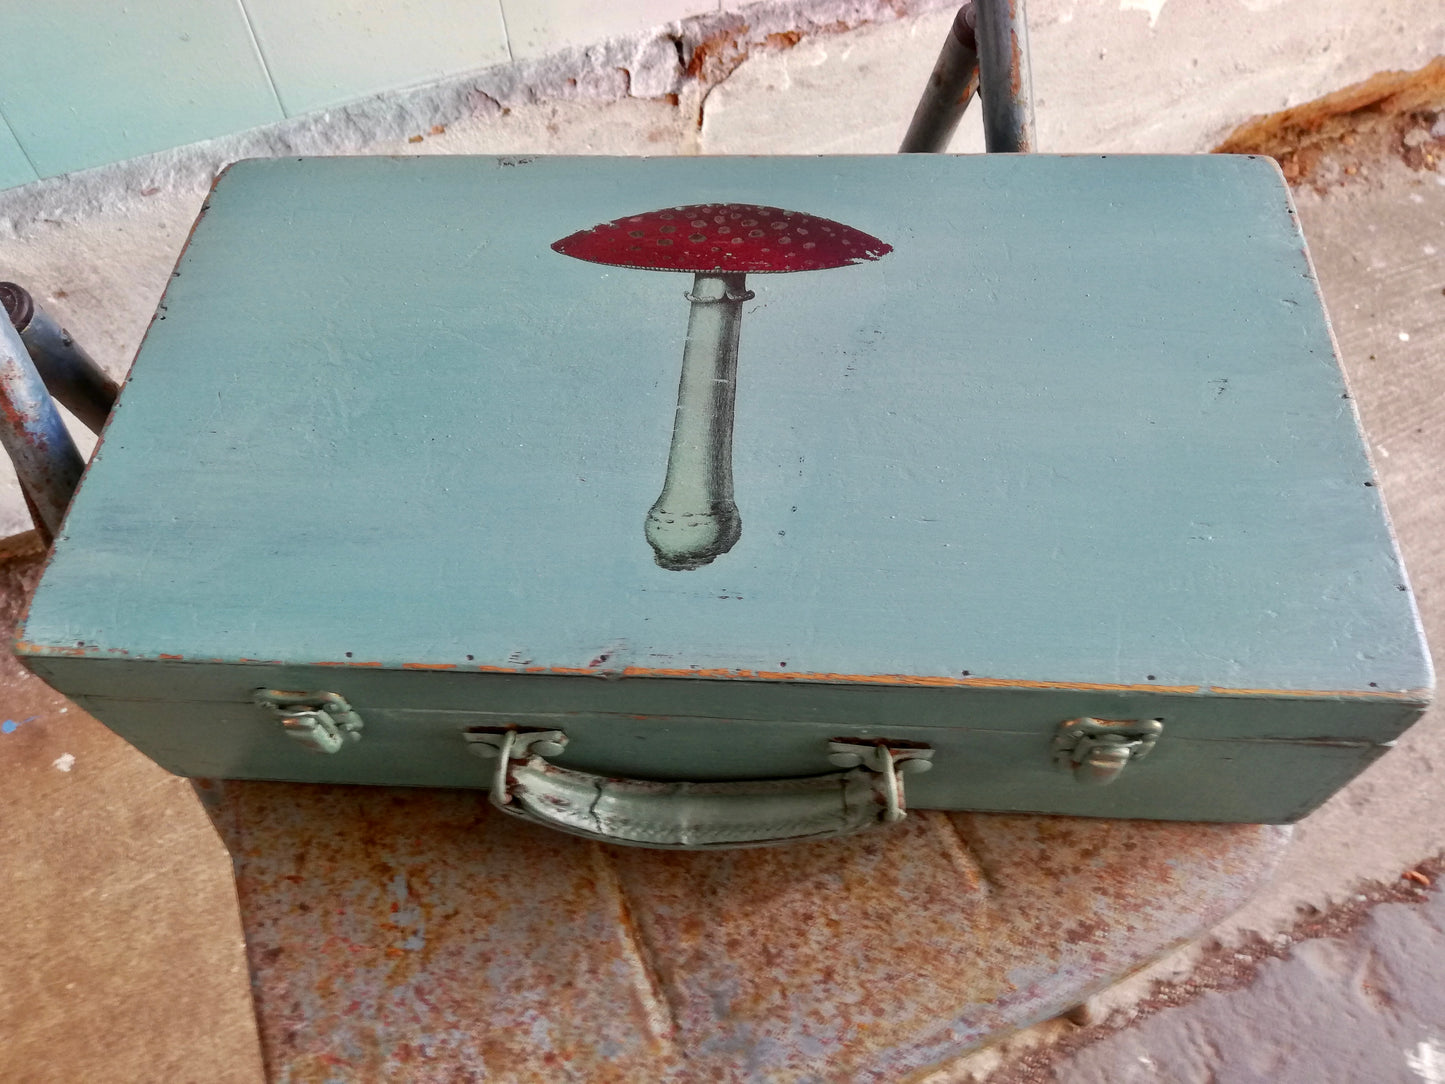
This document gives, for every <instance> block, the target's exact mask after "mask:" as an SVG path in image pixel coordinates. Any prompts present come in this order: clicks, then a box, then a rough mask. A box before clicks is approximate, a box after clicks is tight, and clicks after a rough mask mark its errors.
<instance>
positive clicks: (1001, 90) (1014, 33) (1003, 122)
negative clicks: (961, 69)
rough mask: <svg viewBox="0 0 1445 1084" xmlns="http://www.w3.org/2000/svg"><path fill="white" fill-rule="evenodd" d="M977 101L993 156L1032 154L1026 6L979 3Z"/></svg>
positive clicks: (1020, 1)
mask: <svg viewBox="0 0 1445 1084" xmlns="http://www.w3.org/2000/svg"><path fill="white" fill-rule="evenodd" d="M975 7H976V11H977V19H976V25H975V27H974V34H975V38H976V40H977V42H978V72H979V90H978V93H979V97H980V98H981V99H982V105H983V133H984V141H985V145H986V147H987V149H988V150H989V152H990V153H1004V154H1018V153H1026V152H1028V151H1031V150H1033V149H1034V94H1033V77H1032V75H1031V73H1030V68H1029V35H1028V26H1027V25H1026V20H1025V16H1024V0H975Z"/></svg>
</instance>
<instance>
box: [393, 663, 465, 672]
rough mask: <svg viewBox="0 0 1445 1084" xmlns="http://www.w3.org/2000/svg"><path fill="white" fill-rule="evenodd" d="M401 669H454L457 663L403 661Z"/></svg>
mask: <svg viewBox="0 0 1445 1084" xmlns="http://www.w3.org/2000/svg"><path fill="white" fill-rule="evenodd" d="M401 668H402V669H403V670H455V669H456V668H457V664H456V663H454V662H404V663H402V664H401Z"/></svg>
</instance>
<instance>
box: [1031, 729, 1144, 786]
mask: <svg viewBox="0 0 1445 1084" xmlns="http://www.w3.org/2000/svg"><path fill="white" fill-rule="evenodd" d="M1163 730H1164V724H1163V722H1161V721H1160V720H1158V719H1089V718H1084V719H1070V720H1069V721H1068V722H1066V723H1061V724H1059V732H1058V734H1056V735H1055V736H1054V763H1055V764H1057V765H1058V766H1059V767H1060V768H1066V769H1069V770H1071V771H1072V772H1073V773H1074V778H1075V779H1077V780H1078V781H1079V782H1080V783H1086V784H1090V785H1092V786H1103V785H1105V784H1107V783H1112V782H1113V781H1114V780H1116V779H1118V778H1119V773H1120V772H1122V771H1123V770H1124V768H1125V766H1126V765H1128V764H1130V763H1131V762H1133V761H1136V760H1143V759H1144V758H1145V757H1146V756H1148V755H1149V750H1151V749H1153V748H1154V743H1155V742H1156V741H1158V740H1159V735H1160V733H1161V732H1162V731H1163Z"/></svg>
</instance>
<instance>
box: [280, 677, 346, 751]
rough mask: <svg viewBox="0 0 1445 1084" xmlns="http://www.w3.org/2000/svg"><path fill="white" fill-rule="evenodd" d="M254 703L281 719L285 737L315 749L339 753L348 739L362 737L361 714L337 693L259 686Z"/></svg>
mask: <svg viewBox="0 0 1445 1084" xmlns="http://www.w3.org/2000/svg"><path fill="white" fill-rule="evenodd" d="M256 703H258V704H260V705H261V706H262V707H263V708H266V709H267V710H268V711H270V712H272V713H273V714H274V715H276V716H277V717H278V718H279V719H280V720H281V725H282V727H284V728H285V731H286V736H287V737H288V738H292V739H294V740H296V741H298V742H300V743H301V744H302V745H304V746H306V747H307V748H308V749H311V750H313V751H314V752H317V753H339V752H340V751H341V747H342V746H344V745H345V744H346V743H347V742H348V741H351V742H358V741H360V740H361V730H362V726H363V725H364V724H363V723H362V721H361V716H359V715H357V714H356V712H354V711H352V710H351V705H350V704H348V703H347V702H346V701H345V700H344V699H342V698H341V697H340V696H338V695H337V694H336V693H325V692H320V693H296V692H285V691H283V690H279V689H259V690H257V692H256Z"/></svg>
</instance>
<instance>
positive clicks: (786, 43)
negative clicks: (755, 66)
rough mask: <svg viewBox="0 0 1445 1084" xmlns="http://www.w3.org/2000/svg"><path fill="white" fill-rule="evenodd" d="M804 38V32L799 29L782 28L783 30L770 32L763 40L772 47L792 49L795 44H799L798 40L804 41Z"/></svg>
mask: <svg viewBox="0 0 1445 1084" xmlns="http://www.w3.org/2000/svg"><path fill="white" fill-rule="evenodd" d="M802 40H803V34H802V32H801V31H799V30H782V31H778V32H777V33H774V34H769V35H768V36H767V37H765V38H764V39H763V42H764V43H765V44H766V45H769V46H771V47H772V48H774V49H778V50H783V49H791V48H792V47H793V46H795V45H797V44H798V42H800V41H802Z"/></svg>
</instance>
